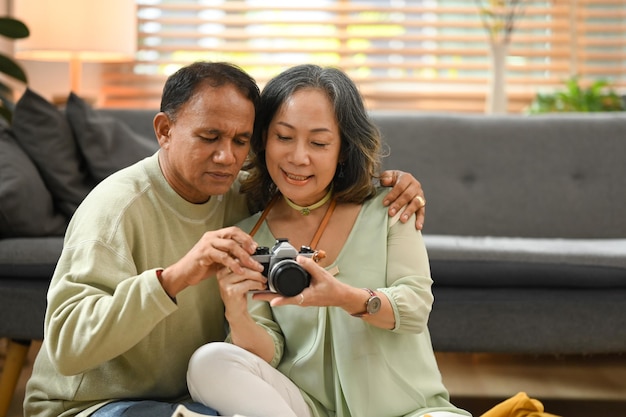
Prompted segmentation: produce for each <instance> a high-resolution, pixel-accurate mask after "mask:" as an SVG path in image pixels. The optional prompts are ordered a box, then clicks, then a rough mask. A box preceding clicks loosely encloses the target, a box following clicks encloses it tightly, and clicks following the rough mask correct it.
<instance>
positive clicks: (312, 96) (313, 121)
mask: <svg viewBox="0 0 626 417" xmlns="http://www.w3.org/2000/svg"><path fill="white" fill-rule="evenodd" d="M265 148H266V149H265V151H266V153H265V161H266V163H267V169H268V171H269V174H270V176H271V177H272V180H273V181H274V183H275V184H276V186H277V187H278V189H279V190H280V192H281V193H282V194H283V195H284V196H286V197H287V198H289V199H290V200H291V201H293V202H294V203H296V204H298V205H301V206H308V205H311V204H314V203H316V202H318V201H319V200H321V199H322V198H323V197H324V195H325V194H326V192H327V191H328V188H329V187H330V184H331V182H332V179H333V177H334V175H335V170H336V169H337V163H338V162H339V151H340V150H341V137H340V135H339V126H338V124H337V120H336V118H335V112H334V111H333V108H332V105H331V102H330V100H329V99H328V98H327V97H326V94H324V93H323V92H321V91H319V90H315V89H310V88H309V89H303V90H299V91H297V92H296V93H294V94H293V95H292V96H291V97H290V98H289V99H287V100H286V101H285V102H284V103H283V104H282V106H281V107H280V108H279V109H278V111H277V112H276V114H275V115H274V118H273V119H272V121H271V122H270V125H269V127H268V130H267V138H266V146H265Z"/></svg>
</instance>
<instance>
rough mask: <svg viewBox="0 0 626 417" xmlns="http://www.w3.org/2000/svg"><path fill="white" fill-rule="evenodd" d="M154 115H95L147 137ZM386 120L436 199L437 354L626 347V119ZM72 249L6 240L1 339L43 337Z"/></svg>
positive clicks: (401, 158)
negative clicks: (56, 273) (52, 295)
mask: <svg viewBox="0 0 626 417" xmlns="http://www.w3.org/2000/svg"><path fill="white" fill-rule="evenodd" d="M154 114H155V112H154V111H148V110H112V109H108V110H98V111H95V112H93V113H92V114H91V118H92V121H93V119H94V117H96V118H97V117H103V118H106V119H107V121H108V122H109V123H110V122H111V120H115V123H116V124H119V125H127V126H128V127H130V128H131V129H132V131H133V135H134V136H133V137H137V136H138V137H142V138H144V139H145V138H153V137H154V134H153V131H152V118H153V116H154ZM373 117H374V120H375V121H376V123H377V124H378V125H379V127H380V128H381V131H382V133H383V136H384V139H385V141H386V143H387V145H388V149H387V153H388V156H387V157H386V158H385V160H384V165H385V167H391V168H397V169H402V170H405V171H408V172H411V173H413V174H414V175H415V176H416V177H417V178H418V179H419V180H420V181H421V182H422V184H423V186H424V189H425V192H426V198H427V200H428V207H427V219H426V224H425V229H424V236H425V240H426V244H427V248H428V252H429V256H430V260H431V269H432V276H433V279H434V283H435V284H434V288H433V291H434V294H435V304H434V309H433V311H432V314H431V319H430V331H431V335H432V341H433V345H434V348H435V350H437V351H454V352H501V353H533V354H569V353H576V354H594V353H623V352H626V216H625V213H626V115H624V114H615V115H612V114H598V115H585V114H576V115H550V116H532V117H525V116H483V115H455V114H424V113H406V114H402V113H382V112H378V113H374V114H373ZM96 121H98V120H96ZM98 122H99V121H98ZM119 125H118V126H117V129H119ZM125 131H126V130H124V132H125ZM74 133H75V134H76V131H75V132H74ZM128 140H132V138H131V139H128ZM155 143H156V141H155ZM61 247H62V237H61V236H48V237H41V236H30V237H9V238H4V239H0V264H1V268H0V317H1V320H0V337H8V338H11V339H12V340H16V341H24V342H25V343H26V344H27V343H28V341H30V340H33V339H41V338H42V337H43V327H42V323H43V316H44V311H45V305H46V301H45V294H46V289H47V286H48V282H49V280H50V277H51V275H52V273H53V270H54V266H55V263H56V260H57V258H58V256H59V253H60V251H61ZM5 372H6V371H5ZM3 390H4V388H3ZM2 395H5V394H4V393H3V394H2Z"/></svg>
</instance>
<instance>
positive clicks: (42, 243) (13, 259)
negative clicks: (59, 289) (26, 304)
mask: <svg viewBox="0 0 626 417" xmlns="http://www.w3.org/2000/svg"><path fill="white" fill-rule="evenodd" d="M62 249H63V237H60V236H58V237H30V238H10V239H0V278H12V279H20V280H24V279H26V280H41V279H50V278H51V277H52V273H53V272H54V268H55V267H56V264H57V261H58V260H59V257H60V256H61V250H62Z"/></svg>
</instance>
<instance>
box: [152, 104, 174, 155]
mask: <svg viewBox="0 0 626 417" xmlns="http://www.w3.org/2000/svg"><path fill="white" fill-rule="evenodd" d="M152 124H153V127H154V133H155V135H156V138H157V140H158V141H159V145H160V146H161V147H162V148H163V147H165V146H167V144H168V143H169V141H170V129H171V127H172V123H171V121H170V118H169V117H168V116H167V114H165V113H163V112H159V113H157V115H156V116H154V120H153V121H152Z"/></svg>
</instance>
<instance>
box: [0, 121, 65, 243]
mask: <svg viewBox="0 0 626 417" xmlns="http://www.w3.org/2000/svg"><path fill="white" fill-rule="evenodd" d="M66 226H67V219H66V217H65V216H63V215H62V214H61V213H58V212H57V211H55V208H54V204H53V202H52V195H50V192H49V191H48V189H47V188H46V185H45V184H44V182H43V180H42V179H41V176H40V175H39V172H38V171H37V167H35V164H34V163H33V162H32V161H31V160H30V158H29V157H28V155H26V153H25V152H24V150H23V149H22V148H20V146H19V145H18V144H17V142H16V141H15V137H14V135H13V132H12V131H11V129H10V127H9V126H8V125H7V124H6V122H0V238H10V237H33V236H62V235H63V234H64V233H65V228H66Z"/></svg>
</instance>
